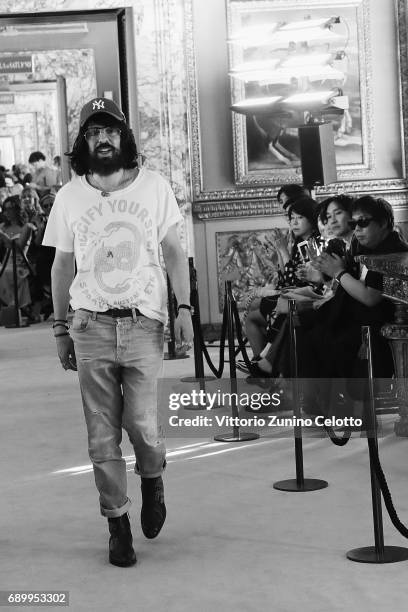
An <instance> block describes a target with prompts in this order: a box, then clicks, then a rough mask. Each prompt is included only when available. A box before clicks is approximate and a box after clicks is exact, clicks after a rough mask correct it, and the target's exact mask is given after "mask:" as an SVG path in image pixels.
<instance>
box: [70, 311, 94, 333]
mask: <svg viewBox="0 0 408 612" xmlns="http://www.w3.org/2000/svg"><path fill="white" fill-rule="evenodd" d="M91 321H92V313H90V312H84V311H83V310H76V311H75V313H74V318H73V319H72V325H71V329H72V331H74V332H84V331H86V330H87V329H88V327H89V324H90V322H91Z"/></svg>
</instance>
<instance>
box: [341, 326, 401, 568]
mask: <svg viewBox="0 0 408 612" xmlns="http://www.w3.org/2000/svg"><path fill="white" fill-rule="evenodd" d="M361 331H362V343H363V346H364V348H365V354H366V358H367V363H368V405H367V410H365V411H364V412H365V414H366V415H367V418H366V435H367V441H369V440H370V437H371V438H372V442H371V444H372V446H371V444H370V443H369V445H368V450H369V456H370V480H371V501H372V506H373V527H374V546H364V547H362V548H354V549H353V550H349V551H348V552H347V554H346V556H347V559H350V561H357V562H359V563H396V562H397V561H407V560H408V548H403V547H401V546H384V529H383V519H382V500H381V489H380V485H379V482H378V478H377V475H376V473H375V467H374V457H373V453H376V454H377V455H378V435H377V419H376V414H375V393H374V373H373V361H372V351H371V330H370V327H369V326H368V325H364V326H363V327H362V328H361ZM365 401H366V402H367V399H365Z"/></svg>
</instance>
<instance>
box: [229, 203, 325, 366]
mask: <svg viewBox="0 0 408 612" xmlns="http://www.w3.org/2000/svg"><path fill="white" fill-rule="evenodd" d="M317 215H318V205H317V203H316V202H315V201H314V200H313V199H312V198H307V197H304V198H300V199H299V200H296V201H295V202H293V203H292V204H291V205H290V206H289V210H288V218H289V224H290V229H291V232H292V235H293V247H292V249H291V253H289V250H288V247H287V242H286V240H285V238H284V237H283V236H282V235H281V234H280V233H279V232H276V233H274V234H273V238H272V242H273V245H274V247H275V249H276V251H277V253H278V258H279V280H278V283H277V284H276V287H275V290H274V292H273V295H271V296H268V297H264V298H262V299H261V301H260V304H259V309H257V310H254V311H252V312H250V313H249V314H248V317H247V319H246V322H245V333H246V335H247V338H248V340H249V343H250V345H251V348H252V351H253V354H254V365H253V370H254V371H253V372H251V373H252V374H254V375H255V376H263V375H265V374H264V373H263V372H261V371H260V370H259V369H258V367H257V362H258V361H259V354H260V352H261V351H262V349H263V348H264V347H265V344H266V343H267V340H268V336H267V328H268V322H269V321H270V319H271V316H272V315H273V314H274V313H275V309H276V304H277V299H278V296H279V294H280V293H281V290H282V289H284V288H285V287H293V286H296V287H302V286H305V285H308V284H310V283H309V281H305V280H303V279H301V278H299V277H298V275H297V270H298V268H299V266H300V265H301V264H303V261H304V260H303V256H302V254H301V251H300V250H299V249H298V245H299V244H300V243H301V242H303V241H305V240H309V239H311V238H315V240H316V241H317V244H318V245H320V246H321V244H320V242H321V241H320V236H319V232H318V229H317ZM276 323H277V324H279V323H278V321H276ZM237 365H238V364H237Z"/></svg>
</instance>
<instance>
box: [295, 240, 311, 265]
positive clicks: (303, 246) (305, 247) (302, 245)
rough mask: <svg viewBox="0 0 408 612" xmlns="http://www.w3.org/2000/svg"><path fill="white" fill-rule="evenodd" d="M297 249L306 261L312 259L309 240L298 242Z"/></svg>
mask: <svg viewBox="0 0 408 612" xmlns="http://www.w3.org/2000/svg"><path fill="white" fill-rule="evenodd" d="M297 249H298V251H299V254H300V257H301V259H302V261H303V262H304V263H306V262H308V261H310V259H311V257H310V251H309V244H308V242H307V240H303V241H302V242H298V244H297Z"/></svg>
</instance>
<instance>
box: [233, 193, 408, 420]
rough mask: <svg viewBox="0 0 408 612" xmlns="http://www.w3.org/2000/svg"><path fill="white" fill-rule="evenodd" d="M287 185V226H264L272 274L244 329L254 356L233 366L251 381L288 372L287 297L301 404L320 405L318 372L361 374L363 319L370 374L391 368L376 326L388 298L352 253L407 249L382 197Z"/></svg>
mask: <svg viewBox="0 0 408 612" xmlns="http://www.w3.org/2000/svg"><path fill="white" fill-rule="evenodd" d="M293 187H294V186H293V185H289V186H284V187H283V188H282V189H281V190H280V192H279V193H278V199H279V200H280V203H281V204H282V206H283V208H284V211H285V212H286V214H287V221H288V225H289V228H288V229H289V231H288V234H287V236H286V235H285V234H284V233H283V232H281V231H280V230H272V231H271V233H270V242H271V244H272V245H273V247H274V248H275V249H276V251H277V252H278V255H279V268H280V269H279V280H278V282H277V283H275V285H274V286H266V287H265V288H264V290H263V291H262V296H261V297H260V298H259V299H257V300H253V301H252V303H251V307H250V310H249V312H248V313H247V316H246V320H245V332H246V336H247V338H248V341H249V343H250V346H251V348H252V351H253V358H252V361H251V363H250V366H249V367H248V366H247V365H246V364H245V363H244V362H238V363H237V367H238V368H239V369H241V370H243V371H244V372H246V373H247V374H249V376H248V378H247V381H248V382H250V383H251V382H255V383H256V384H259V381H260V380H262V379H268V378H276V377H289V376H290V375H291V367H290V360H289V352H290V346H289V343H290V339H289V332H288V316H287V315H288V300H289V298H290V299H294V300H295V301H296V310H297V313H298V319H299V322H300V325H299V327H298V329H297V367H298V376H299V377H301V378H304V379H307V380H313V381H314V382H313V387H312V386H311V385H310V390H309V389H308V387H307V385H306V384H305V386H304V389H303V393H302V401H303V406H304V408H305V412H308V411H310V413H321V412H324V411H325V406H326V407H327V406H328V405H329V404H330V401H329V399H328V397H327V393H328V392H329V391H328V389H330V385H321V389H323V387H325V389H324V390H321V391H320V395H321V397H320V402H319V401H318V399H316V396H317V391H318V386H316V380H317V379H326V380H327V381H330V380H334V379H336V380H338V381H339V380H340V381H343V382H344V381H350V380H353V379H355V378H357V377H358V376H361V378H363V377H364V376H365V373H364V374H362V371H361V368H359V360H358V357H359V352H360V347H361V327H362V326H363V325H369V326H370V327H371V331H372V338H373V340H372V345H373V368H374V376H376V377H379V378H389V377H391V376H392V374H393V361H392V355H391V352H390V349H389V346H388V343H387V342H386V341H385V340H384V338H383V337H382V336H381V334H380V329H381V326H382V325H383V324H384V323H385V322H387V321H390V320H392V319H393V305H392V304H391V303H390V302H389V301H388V300H386V299H384V298H383V296H382V282H383V279H382V275H381V274H378V273H376V272H373V271H369V270H367V268H366V267H365V266H364V265H362V264H361V263H360V262H359V260H358V258H357V257H358V255H364V254H378V255H383V254H387V253H397V252H404V251H408V244H407V242H405V240H404V239H403V238H402V236H401V235H400V232H399V231H397V230H396V229H395V224H394V215H393V210H392V207H391V205H390V204H389V203H388V202H387V201H386V200H384V199H382V198H376V197H373V196H370V195H367V196H363V197H360V198H353V197H352V196H350V195H346V194H342V195H334V196H331V197H329V198H327V199H325V200H324V201H323V202H321V203H319V204H318V203H317V202H316V201H315V200H313V199H312V198H311V197H310V195H306V194H305V193H304V191H301V190H300V189H299V186H296V188H297V189H295V190H294V191H293ZM288 194H289V195H288ZM282 195H283V197H282ZM266 384H267V382H266ZM346 386H347V388H349V389H350V388H351V387H352V384H349V383H346Z"/></svg>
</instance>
